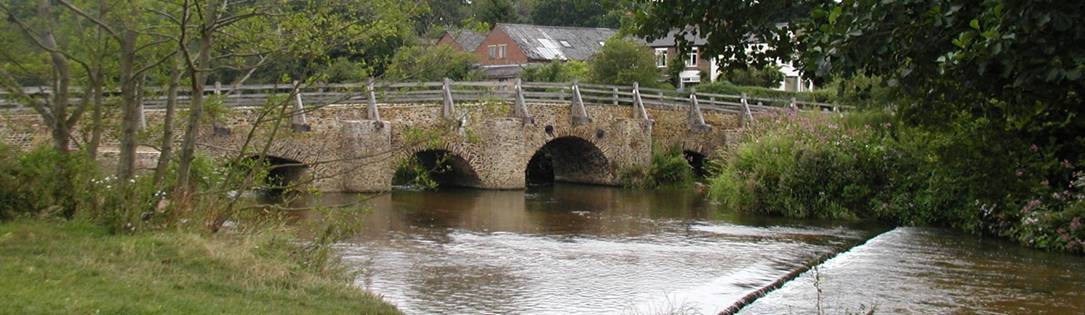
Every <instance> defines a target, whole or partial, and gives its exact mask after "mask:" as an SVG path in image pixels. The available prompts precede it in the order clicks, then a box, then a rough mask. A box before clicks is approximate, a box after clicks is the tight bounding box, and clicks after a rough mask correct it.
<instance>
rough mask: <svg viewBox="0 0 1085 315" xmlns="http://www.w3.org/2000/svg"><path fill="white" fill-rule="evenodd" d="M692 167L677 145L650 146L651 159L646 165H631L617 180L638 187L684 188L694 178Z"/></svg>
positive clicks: (628, 185)
mask: <svg viewBox="0 0 1085 315" xmlns="http://www.w3.org/2000/svg"><path fill="white" fill-rule="evenodd" d="M695 177H696V176H695V175H694V172H693V167H692V166H691V165H690V163H689V161H686V157H685V155H684V154H683V153H682V148H681V147H678V146H671V147H660V146H659V145H653V146H652V161H651V163H649V164H648V166H647V167H633V168H630V169H626V170H624V171H623V172H622V174H620V179H619V182H621V183H622V185H624V186H626V187H632V188H639V189H655V188H685V187H690V186H691V185H693V181H694V180H695V179H696V178H695Z"/></svg>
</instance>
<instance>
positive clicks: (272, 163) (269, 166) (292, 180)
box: [238, 155, 309, 196]
mask: <svg viewBox="0 0 1085 315" xmlns="http://www.w3.org/2000/svg"><path fill="white" fill-rule="evenodd" d="M238 162H239V163H240V165H239V166H240V167H242V168H248V169H249V171H254V170H255V169H260V170H262V171H264V172H266V173H264V174H263V176H264V178H262V180H263V185H261V186H260V187H259V188H258V190H261V191H264V192H265V193H267V194H268V195H270V196H279V195H282V194H283V193H286V192H290V191H297V190H299V189H300V188H301V187H302V186H305V185H307V184H309V183H308V178H307V176H308V175H309V166H307V164H305V163H304V162H302V161H298V160H295V159H290V158H284V157H280V156H275V155H249V156H246V157H244V158H243V159H242V161H238Z"/></svg>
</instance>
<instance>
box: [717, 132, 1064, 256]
mask: <svg viewBox="0 0 1085 315" xmlns="http://www.w3.org/2000/svg"><path fill="white" fill-rule="evenodd" d="M756 126H757V127H754V129H752V130H749V131H751V132H748V133H747V136H746V138H745V139H743V140H742V143H741V144H740V145H738V147H737V149H736V150H735V151H734V152H731V153H729V154H728V155H727V156H726V157H725V159H724V160H723V161H722V162H720V163H719V165H718V166H717V167H718V169H717V170H716V174H717V175H715V176H714V177H712V178H711V179H710V187H711V188H710V195H711V196H712V197H713V198H714V199H716V200H717V201H719V202H720V203H721V204H723V205H724V206H725V207H726V208H729V209H741V210H743V211H751V212H757V213H762V214H769V215H781V216H788V217H797V218H834V219H854V218H876V219H880V220H883V221H887V222H891V223H895V224H900V225H944V226H950V227H954V228H957V229H961V230H964V231H968V232H972V233H977V234H990V235H997V236H1002V237H1006V238H1010V239H1014V240H1017V241H1019V242H1021V243H1022V244H1024V245H1027V246H1032V247H1037V248H1043V249H1052V250H1060V251H1068V252H1077V253H1081V252H1085V227H1082V223H1083V222H1082V221H1083V220H1085V173H1082V172H1081V171H1076V170H1077V169H1080V166H1079V165H1080V163H1081V162H1080V161H1078V162H1071V161H1069V160H1065V159H1057V158H1056V157H1055V156H1054V155H1053V154H1052V153H1051V152H1045V151H1044V150H1043V149H1042V148H1040V147H1039V146H1036V145H1034V144H1030V143H1028V142H1025V141H1021V140H1020V139H1012V138H1006V137H1005V136H999V133H996V130H991V129H990V128H991V126H990V125H989V122H984V121H971V122H968V123H961V124H959V125H956V126H954V127H953V130H952V131H949V132H947V131H938V132H935V131H930V130H926V129H923V128H917V127H911V126H902V125H901V122H900V119H899V117H897V116H894V115H892V114H889V113H884V112H857V113H849V114H847V115H840V114H824V113H801V114H800V113H795V112H792V113H789V114H781V115H777V116H774V117H771V118H767V119H764V120H760V121H759V124H757V125H756Z"/></svg>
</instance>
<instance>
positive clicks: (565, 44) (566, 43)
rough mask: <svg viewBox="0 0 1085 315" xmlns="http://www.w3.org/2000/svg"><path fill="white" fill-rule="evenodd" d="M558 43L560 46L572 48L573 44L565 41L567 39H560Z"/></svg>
mask: <svg viewBox="0 0 1085 315" xmlns="http://www.w3.org/2000/svg"><path fill="white" fill-rule="evenodd" d="M560 43H561V46H565V48H572V47H573V45H572V44H569V42H567V41H560Z"/></svg>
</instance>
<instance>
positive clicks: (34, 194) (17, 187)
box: [0, 146, 97, 220]
mask: <svg viewBox="0 0 1085 315" xmlns="http://www.w3.org/2000/svg"><path fill="white" fill-rule="evenodd" d="M96 176H97V165H95V164H94V162H93V161H91V160H89V159H88V158H87V157H86V156H85V155H83V154H75V153H67V154H65V153H60V152H57V151H56V150H54V149H52V148H50V147H41V148H37V149H35V150H33V151H30V152H27V153H25V154H23V153H19V152H16V151H15V150H14V149H12V148H9V147H4V146H0V220H10V219H12V218H15V217H17V216H25V215H38V214H42V213H45V214H49V215H61V216H64V217H68V218H70V217H72V215H73V214H74V213H75V210H76V209H77V208H80V207H83V206H87V202H88V201H89V199H90V198H91V197H92V196H96V195H97V191H96V189H95V187H93V186H92V185H90V182H91V180H92V179H93V178H95V177H96Z"/></svg>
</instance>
